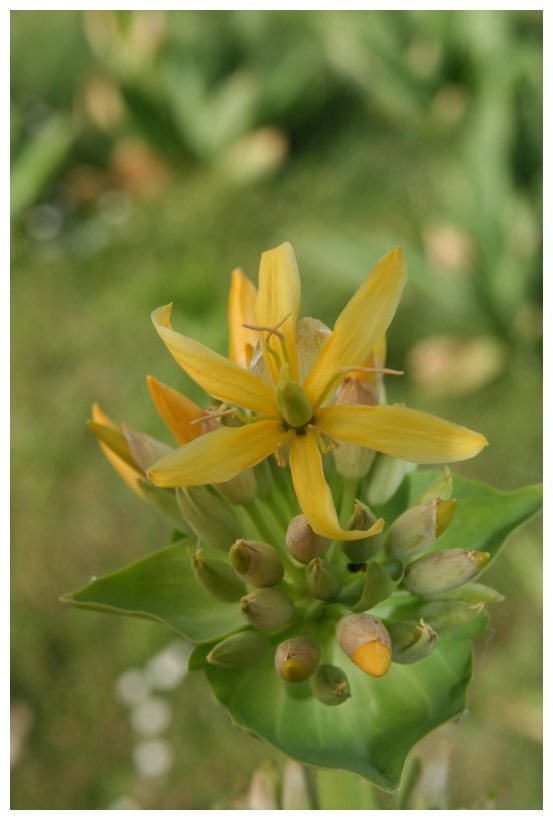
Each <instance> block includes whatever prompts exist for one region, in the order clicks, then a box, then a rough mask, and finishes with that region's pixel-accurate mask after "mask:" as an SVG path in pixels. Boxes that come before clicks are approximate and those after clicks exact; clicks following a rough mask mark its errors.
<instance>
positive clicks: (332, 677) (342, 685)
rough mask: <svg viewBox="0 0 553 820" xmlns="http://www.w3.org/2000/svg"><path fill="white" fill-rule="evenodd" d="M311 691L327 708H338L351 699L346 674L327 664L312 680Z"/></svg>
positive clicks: (337, 667)
mask: <svg viewBox="0 0 553 820" xmlns="http://www.w3.org/2000/svg"><path fill="white" fill-rule="evenodd" d="M311 690H312V692H313V694H314V695H315V697H316V698H317V700H320V701H321V703H324V704H325V705H326V706H338V705H339V704H340V703H343V702H344V701H345V700H347V699H348V698H349V697H351V692H350V689H349V682H348V679H347V677H346V673H345V672H343V671H342V670H341V669H340V667H339V666H331V665H330V664H327V663H324V664H322V665H321V666H319V668H318V669H317V671H316V672H315V674H314V675H313V677H312V678H311Z"/></svg>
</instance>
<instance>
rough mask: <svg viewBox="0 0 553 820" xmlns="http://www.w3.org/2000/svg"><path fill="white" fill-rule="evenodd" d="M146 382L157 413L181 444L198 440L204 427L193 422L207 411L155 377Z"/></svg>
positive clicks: (148, 377) (147, 378) (147, 379)
mask: <svg viewBox="0 0 553 820" xmlns="http://www.w3.org/2000/svg"><path fill="white" fill-rule="evenodd" d="M146 382H147V384H148V389H149V391H150V395H151V397H152V401H153V402H154V404H155V406H156V410H157V412H158V413H159V415H160V416H161V418H162V419H163V421H164V422H165V424H166V425H167V427H168V428H169V429H170V430H171V432H172V433H173V435H174V436H175V438H176V439H177V441H178V442H179V444H187V443H188V442H189V441H192V440H193V439H195V438H197V437H198V436H199V435H200V433H201V432H202V427H201V425H200V424H192V422H193V421H195V420H196V419H199V418H200V417H201V416H203V415H204V414H205V410H202V408H201V407H198V405H197V404H195V403H194V402H193V401H190V399H187V398H186V396H183V394H182V393H179V391H178V390H173V388H172V387H169V386H168V385H166V384H163V382H160V381H158V380H157V379H154V377H153V376H146Z"/></svg>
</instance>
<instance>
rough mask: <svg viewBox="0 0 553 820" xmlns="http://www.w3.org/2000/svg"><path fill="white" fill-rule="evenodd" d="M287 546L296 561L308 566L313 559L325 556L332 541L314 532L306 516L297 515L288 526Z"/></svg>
mask: <svg viewBox="0 0 553 820" xmlns="http://www.w3.org/2000/svg"><path fill="white" fill-rule="evenodd" d="M286 546H287V547H288V550H289V552H290V554H291V555H292V556H293V557H294V558H295V559H296V561H301V563H302V564H308V563H309V562H310V561H312V560H313V558H320V557H321V556H322V555H324V554H325V552H326V551H327V550H328V548H329V546H330V541H329V539H328V538H325V537H324V535H317V533H316V532H313V530H312V529H311V527H310V525H309V522H308V520H307V518H306V517H305V515H296V516H295V517H294V518H292V520H291V521H290V523H289V524H288V530H287V532H286Z"/></svg>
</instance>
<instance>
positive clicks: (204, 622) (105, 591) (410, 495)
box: [63, 470, 541, 789]
mask: <svg viewBox="0 0 553 820" xmlns="http://www.w3.org/2000/svg"><path fill="white" fill-rule="evenodd" d="M439 475H440V473H439V472H438V471H435V470H432V471H430V470H425V471H422V470H421V471H418V472H415V473H411V474H409V475H408V476H407V477H406V478H405V479H404V480H403V483H402V484H401V486H400V487H399V490H398V491H397V492H396V493H395V494H394V496H393V497H392V499H391V500H389V501H387V502H386V503H385V504H384V505H381V506H380V507H376V509H375V514H377V515H381V516H382V517H383V518H384V519H385V520H386V526H387V528H388V527H390V526H391V525H392V524H393V521H394V520H395V519H397V517H398V516H399V515H400V514H401V513H403V512H404V511H405V510H406V509H407V508H409V507H412V506H414V505H415V504H417V503H420V499H421V497H424V493H425V490H426V488H427V487H428V486H429V485H431V483H432V482H434V481H436V480H437V478H438V477H439ZM453 496H454V497H455V498H456V499H457V502H458V506H457V510H456V513H455V516H454V518H453V520H452V522H451V524H450V526H449V527H448V528H447V530H446V532H445V533H444V534H443V535H441V536H440V537H439V538H438V539H437V540H436V541H435V543H434V544H432V546H431V548H430V551H429V552H426V553H425V554H432V552H433V551H435V550H440V551H441V550H447V549H459V548H462V549H470V550H478V551H485V552H489V553H490V556H491V559H490V563H491V561H493V560H494V559H495V557H496V556H497V555H498V553H499V551H500V549H501V547H502V546H503V544H504V543H505V540H506V539H507V537H508V536H509V535H510V534H511V533H512V532H513V531H514V530H515V529H516V528H517V527H519V526H520V525H521V524H523V523H524V522H525V521H527V520H528V519H529V518H530V517H532V516H533V515H534V514H535V513H536V512H537V511H538V510H539V509H540V506H541V488H540V487H539V486H530V487H526V488H523V489H520V490H516V491H513V492H508V493H505V492H499V491H497V490H494V489H492V488H490V487H487V486H485V485H484V484H480V483H477V482H473V481H468V480H466V479H462V478H457V477H456V478H455V479H454V483H453ZM290 512H291V513H292V514H294V510H290ZM283 524H285V522H283ZM243 526H244V532H243V533H242V537H244V538H256V537H257V536H258V532H253V529H254V528H253V527H252V530H251V531H248V524H247V520H246V518H245V517H244V523H243ZM274 532H275V540H276V539H277V537H281V538H282V542H281V546H283V545H284V533H285V526H283V528H282V531H281V532H280V534H279V531H278V528H276V527H275V529H274ZM196 544H197V539H195V538H189V537H187V538H183V539H182V540H180V541H177V542H175V543H173V544H171V545H170V546H168V547H165V548H164V549H160V550H157V551H156V552H154V553H152V554H150V555H148V556H147V557H145V558H143V559H141V560H139V561H136V562H134V563H133V564H130V565H129V566H127V567H125V568H123V569H120V570H117V571H115V572H113V573H111V574H109V575H106V576H104V577H103V578H99V579H97V580H95V581H93V582H91V583H90V584H88V585H87V586H85V587H83V588H82V589H80V590H77V591H76V592H74V593H72V594H70V595H67V596H66V597H65V598H64V599H63V600H64V602H66V603H69V604H72V605H73V606H78V607H85V608H90V609H97V610H103V611H106V612H115V613H120V614H125V615H135V616H139V617H146V618H151V619H154V620H158V621H161V622H162V623H165V624H166V625H167V626H169V627H171V628H172V629H174V630H176V631H177V632H178V633H180V634H181V635H184V636H185V637H186V638H188V639H189V640H190V641H192V642H193V643H195V644H197V645H198V649H197V650H196V651H195V652H194V653H193V655H192V659H191V668H195V669H202V670H203V672H204V674H205V675H206V677H207V680H208V681H209V684H210V685H211V687H212V689H213V692H214V693H215V696H216V697H217V698H218V700H219V701H220V702H221V703H222V704H223V705H224V706H225V707H226V709H227V710H228V712H229V713H230V715H231V716H232V718H233V719H234V720H235V721H236V722H237V723H238V724H240V725H241V726H243V727H244V728H246V729H247V730H249V731H251V732H254V733H255V734H257V735H259V736H260V737H262V738H264V739H265V740H266V741H268V742H269V743H271V744H272V745H274V746H276V747H278V748H279V749H281V750H282V751H283V752H285V753H286V754H287V755H289V756H291V757H293V758H295V759H297V760H300V761H302V762H304V763H307V764H311V765H315V766H321V767H330V768H337V769H346V770H350V771H352V772H357V773H359V774H361V775H363V776H364V777H366V778H368V779H369V780H371V781H372V782H373V783H375V784H376V785H377V786H379V787H381V788H383V789H395V788H397V787H398V785H399V782H400V778H401V772H402V768H403V765H404V762H405V758H406V756H407V754H408V752H409V751H410V749H411V748H412V747H413V745H414V744H415V743H416V742H417V741H418V740H420V739H421V738H422V737H423V736H424V735H426V734H427V733H428V732H429V731H431V730H432V729H433V728H435V727H436V726H438V725H440V724H441V723H443V722H445V721H447V720H450V719H451V718H453V717H455V716H456V715H458V714H460V713H462V712H463V710H464V708H465V701H466V689H467V685H468V683H469V680H470V678H471V674H472V642H473V640H474V638H475V637H477V635H479V634H480V633H481V632H482V630H483V629H485V627H486V624H487V622H488V619H487V615H486V613H485V612H484V611H483V605H484V603H488V602H490V601H493V600H498V598H497V596H495V597H494V595H492V594H490V590H488V589H487V588H485V587H482V586H481V585H479V584H478V583H474V582H471V583H470V584H469V585H467V593H469V592H470V595H469V599H468V602H467V601H465V602H463V600H462V596H461V592H460V591H459V593H458V592H455V595H452V593H450V592H449V593H444V595H443V598H441V597H440V595H433V596H432V597H431V598H430V597H426V598H420V597H417V596H414V595H412V594H410V593H409V592H408V591H407V590H406V589H405V588H403V586H402V580H401V578H402V576H401V574H398V573H397V572H396V571H395V569H396V568H395V567H391V566H390V564H389V558H388V557H387V556H386V555H385V554H384V553H379V554H377V555H376V556H374V558H371V563H370V564H369V567H370V569H369V571H367V567H365V568H364V569H361V571H359V572H358V571H357V569H356V571H355V572H353V571H352V570H351V568H350V569H348V568H347V558H346V556H344V555H343V553H342V551H341V549H340V547H339V546H338V545H337V544H336V545H335V546H334V547H332V546H331V548H330V551H329V553H328V556H329V558H331V559H332V560H334V561H335V562H336V564H337V566H340V567H341V568H342V572H343V573H344V576H345V577H346V580H349V579H351V583H350V590H349V595H348V594H346V592H347V587H346V588H345V589H344V590H343V591H342V593H341V595H340V598H339V600H338V601H329V602H325V601H316V602H314V603H313V600H312V599H310V600H311V603H310V604H309V603H307V604H305V605H304V602H303V599H301V597H300V596H299V593H298V594H297V595H296V597H297V598H298V601H297V606H296V608H295V611H294V616H293V619H292V621H291V622H290V623H286V624H285V625H283V626H282V627H281V628H278V629H275V630H272V631H268V632H267V633H266V636H267V643H266V648H265V649H263V648H262V647H263V646H265V644H264V642H263V641H260V642H259V644H258V645H259V647H260V649H259V651H258V652H257V658H256V662H255V663H253V664H250V663H249V660H250V659H249V658H248V665H246V666H243V667H238V668H229V667H223V666H218V665H214V664H210V663H209V660H208V657H207V656H208V655H209V652H210V651H211V650H212V649H213V647H214V646H215V645H216V644H218V643H220V641H221V639H222V638H224V637H225V636H228V635H230V634H233V633H238V632H241V631H243V630H250V631H251V627H249V626H248V625H247V622H246V621H245V620H244V617H243V615H242V613H241V611H240V604H239V603H223V602H221V601H219V600H217V599H215V598H214V597H212V596H211V595H210V594H209V593H208V592H207V591H206V590H205V589H204V588H203V587H202V586H201V585H200V584H199V583H198V581H197V579H196V577H195V574H194V571H193V569H192V567H191V564H190V560H189V555H188V552H189V550H190V548H193V547H195V546H196ZM231 544H232V538H231V539H230V540H229V546H230V545H231ZM275 546H278V544H275ZM202 547H203V548H204V549H205V550H206V552H207V553H208V554H210V545H209V544H205V543H204V544H202ZM379 555H380V558H379ZM213 556H214V557H217V559H220V557H221V551H220V549H219V550H218V551H217V552H213ZM290 561H292V559H291V558H289V559H288V562H290ZM373 562H374V563H373ZM486 569H487V567H486ZM392 570H394V572H392ZM290 571H291V573H292V574H291V575H290V576H288V577H289V578H291V579H296V580H297V584H298V589H302V588H303V587H302V586H301V584H302V583H304V581H303V578H304V570H303V567H302V565H301V564H299V563H298V564H293V565H290ZM390 572H391V573H392V574H391V575H390V574H389V573H390ZM348 573H349V575H348ZM359 576H360V577H359ZM477 577H478V581H479V580H480V575H478V576H477ZM369 578H374V579H375V581H374V582H375V584H376V585H377V586H378V589H375V592H374V594H372V595H371V594H369V593H370V589H367V585H369V587H370V584H368V579H369ZM288 583H289V584H290V583H292V588H290V587H285V589H286V592H287V594H290V595H292V596H294V591H293V581H292V582H291V581H288ZM462 589H463V587H461V588H460V590H462ZM479 589H482V590H484V593H483V595H482V597H481V600H482V602H483V604H482V606H479V605H478V600H476V599H478V591H479ZM440 601H445V602H446V608H447V606H448V605H449V606H450V605H451V604H453V605H454V606H455V605H457V604H458V603H459V601H460V604H461V606H464V605H468V606H474V605H476V606H477V607H478V609H477V611H475V612H474V613H471V617H470V618H459V619H458V620H457V621H456V620H455V618H453V617H452V616H451V617H449V621H447V628H444V629H443V632H442V633H441V632H440V628H439V619H438V618H437V617H436V623H433V621H432V617H431V615H432V612H436V613H439V614H440V617H441V618H442V622H443V623H446V621H444V616H443V611H444V606H443V605H442V604H440V603H439V602H440ZM447 602H449V604H447ZM368 608H370V611H371V614H373V615H375V616H376V617H378V618H379V619H380V620H381V621H382V622H383V623H384V624H387V625H390V624H392V623H394V622H399V621H416V620H418V619H419V618H420V617H422V614H425V621H426V620H427V621H428V622H429V623H430V625H431V626H432V627H433V628H434V629H435V631H436V632H437V633H438V639H437V642H436V646H435V648H434V649H433V651H432V652H431V653H430V654H429V655H428V656H427V657H424V658H423V659H422V660H418V661H416V662H413V663H408V664H405V663H396V662H393V663H392V666H391V669H390V671H389V673H388V674H387V675H386V676H385V677H383V678H371V677H369V676H368V675H366V674H364V673H363V672H362V671H361V670H360V669H358V668H357V666H355V665H354V664H353V663H351V661H350V660H349V659H348V657H347V656H346V655H345V654H344V652H343V651H342V650H341V649H340V647H339V646H338V644H337V642H336V640H335V636H334V628H335V624H336V622H337V621H338V620H339V619H340V618H341V617H343V616H344V615H345V614H348V613H349V612H359V611H366V609H368ZM429 615H430V617H429ZM457 622H458V623H459V626H456V623H457ZM451 623H453V626H451ZM392 632H393V630H392ZM296 635H306V636H307V637H308V638H309V639H310V640H312V641H315V642H316V643H317V645H318V647H319V648H320V651H321V663H322V664H330V665H333V666H336V667H338V668H340V669H343V670H344V673H345V675H346V676H347V681H348V684H349V691H350V695H351V696H350V697H348V698H346V699H344V702H342V703H339V704H338V705H328V704H325V703H323V702H321V700H319V699H317V698H316V697H315V696H314V694H313V689H312V687H311V686H310V683H309V681H306V682H303V683H295V684H290V683H287V682H285V681H284V680H282V679H281V678H280V677H279V676H278V675H277V674H276V673H275V667H274V658H275V650H276V647H277V646H278V645H279V644H281V643H282V641H284V640H287V639H289V638H293V637H294V636H296Z"/></svg>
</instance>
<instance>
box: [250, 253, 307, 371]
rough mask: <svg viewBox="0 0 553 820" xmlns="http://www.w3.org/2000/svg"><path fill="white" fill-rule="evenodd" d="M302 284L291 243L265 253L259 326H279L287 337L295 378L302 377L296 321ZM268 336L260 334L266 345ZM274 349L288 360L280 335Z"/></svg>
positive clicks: (273, 366)
mask: <svg viewBox="0 0 553 820" xmlns="http://www.w3.org/2000/svg"><path fill="white" fill-rule="evenodd" d="M300 299H301V285H300V274H299V271H298V263H297V262H296V255H295V253H294V249H293V248H292V245H291V244H290V243H289V242H284V243H283V244H282V245H279V246H278V247H277V248H272V250H270V251H265V253H262V254H261V264H260V266H259V291H258V293H257V299H256V302H255V315H256V322H257V324H258V325H261V326H263V327H269V328H273V327H276V326H277V325H280V323H281V322H282V320H283V319H285V317H288V318H287V319H286V321H285V322H284V323H283V324H282V325H280V326H279V328H278V330H279V333H281V334H283V335H284V338H285V340H286V350H287V353H288V358H289V361H290V366H291V370H292V377H293V378H294V379H297V378H298V366H297V355H296V321H297V317H298V312H299V309H300ZM266 336H267V334H266V333H265V334H263V333H260V340H261V341H262V342H263V340H264V338H266ZM269 342H270V345H271V347H273V348H274V349H275V350H277V351H278V353H279V354H280V356H281V359H283V358H284V353H283V350H282V344H281V341H280V339H279V337H278V336H276V335H274V334H273V335H272V336H271V338H270V339H269ZM265 358H266V361H267V365H268V367H269V372H270V373H271V375H272V378H273V381H275V382H276V381H277V380H278V367H277V366H276V364H275V361H274V358H273V357H272V356H271V355H270V354H266V356H265Z"/></svg>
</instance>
